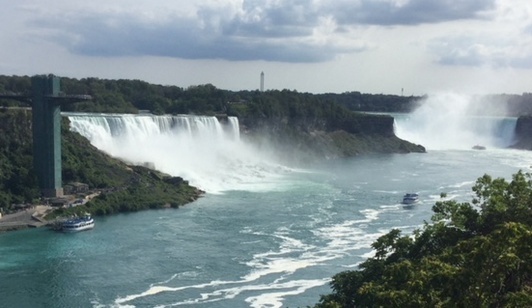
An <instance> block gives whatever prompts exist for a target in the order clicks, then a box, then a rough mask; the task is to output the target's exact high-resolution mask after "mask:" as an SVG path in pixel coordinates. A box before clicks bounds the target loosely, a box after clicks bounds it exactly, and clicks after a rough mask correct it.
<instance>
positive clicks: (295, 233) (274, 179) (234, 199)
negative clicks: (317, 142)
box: [0, 114, 532, 307]
mask: <svg viewBox="0 0 532 308" xmlns="http://www.w3.org/2000/svg"><path fill="white" fill-rule="evenodd" d="M68 116H69V118H70V120H71V122H72V130H76V131H78V132H80V133H81V134H83V135H85V136H86V137H87V138H89V140H91V142H92V143H93V144H94V145H96V146H97V147H99V148H100V149H102V150H104V151H106V152H108V153H110V154H112V155H114V156H117V157H121V158H122V159H125V160H128V161H131V162H136V163H147V162H148V163H151V164H153V165H154V166H155V167H156V168H158V169H160V170H162V171H164V172H167V173H170V174H173V175H180V176H183V177H184V178H185V179H188V180H190V181H191V183H193V184H196V185H199V186H200V187H202V188H203V189H206V190H207V192H208V193H207V194H206V195H205V196H204V197H202V198H200V199H199V200H198V201H196V202H194V203H192V204H189V205H187V206H185V207H182V208H180V209H178V210H173V209H166V210H154V211H145V212H139V213H131V214H121V215H114V216H108V217H98V218H96V226H95V228H94V230H91V231H87V232H81V233H77V234H61V233H54V232H52V231H48V230H46V229H36V230H26V231H20V232H12V233H6V234H2V235H0V298H1V303H2V304H5V305H6V307H174V306H180V307H298V306H299V307H304V306H307V305H313V304H315V303H316V302H318V300H319V295H320V294H325V293H329V292H330V288H329V286H328V282H329V281H330V278H331V277H332V276H333V275H334V274H336V273H338V272H340V271H344V270H351V269H355V268H356V266H357V264H359V263H360V262H361V261H363V260H364V259H365V258H367V257H368V256H370V255H371V249H370V245H371V243H372V242H373V241H374V240H375V239H377V238H378V237H379V236H380V235H382V234H384V233H386V232H388V231H389V230H390V229H392V228H399V229H401V230H402V231H403V232H405V233H410V232H411V231H412V230H413V229H415V228H418V227H420V226H421V225H423V223H424V221H425V220H429V219H430V216H431V206H432V205H433V204H434V203H435V202H436V201H437V200H440V199H439V195H440V193H441V192H445V193H447V196H448V198H453V199H456V200H461V201H468V200H470V199H471V186H472V185H473V183H474V181H475V180H476V179H477V178H478V177H480V176H482V175H483V174H484V173H489V174H491V175H492V176H494V177H505V178H509V177H510V176H511V175H512V174H513V173H515V172H517V171H518V170H519V169H523V170H525V171H530V164H531V159H532V154H531V153H530V152H526V151H517V150H506V149H503V148H496V147H493V146H492V145H494V144H496V143H497V142H498V141H493V143H488V141H487V140H488V139H490V138H492V139H493V140H500V141H501V142H502V141H504V140H505V138H507V137H501V138H499V137H496V136H491V137H490V134H487V135H486V136H487V137H489V138H488V139H486V140H484V139H480V137H481V136H479V135H478V134H476V133H474V132H472V133H471V134H472V135H473V136H474V138H473V139H470V140H465V141H461V142H457V141H456V140H458V137H459V136H457V135H455V138H454V139H453V138H451V139H450V141H449V142H448V143H445V144H443V143H442V144H439V145H438V144H435V145H431V146H428V147H427V148H428V152H427V153H424V154H407V155H397V154H396V155H376V156H367V157H356V158H351V159H345V160H339V161H334V162H324V163H323V164H320V165H315V166H312V167H309V168H307V169H305V170H301V169H299V170H297V169H292V168H290V167H288V166H282V165H280V164H279V163H277V162H275V161H272V160H271V159H270V157H269V156H268V155H265V154H264V153H261V152H260V151H257V150H255V149H254V147H253V146H252V145H249V144H245V143H244V142H242V141H241V140H240V139H239V138H238V135H237V134H236V132H237V129H236V128H237V124H238V123H237V121H236V119H231V121H230V122H227V123H225V124H220V123H218V121H217V120H216V119H215V118H205V117H184V118H179V117H177V118H176V117H170V116H168V117H155V116H137V117H135V116H126V115H123V116H122V115H114V116H103V115H72V114H70V115H68ZM416 117H417V116H416V114H413V115H410V116H409V117H406V116H404V117H403V118H400V117H397V118H396V129H397V131H398V134H399V135H400V136H402V137H405V136H414V135H417V136H420V137H419V138H420V139H418V140H420V141H419V143H422V144H423V142H421V141H422V140H428V139H423V138H428V137H427V136H428V134H429V132H431V130H430V129H429V128H428V126H427V125H428V124H423V123H428V122H427V121H425V122H423V118H422V117H421V118H417V119H418V120H416ZM412 121H418V122H417V124H416V125H415V126H414V125H412V126H409V125H410V123H411V122H412ZM500 121H505V120H504V119H501V120H500ZM495 122H497V121H495ZM423 125H425V126H423ZM503 126H504V125H503ZM465 127H467V126H465ZM440 130H442V129H441V128H440ZM473 130H474V129H473ZM502 130H504V129H502ZM419 131H423V134H420V133H419ZM461 131H462V132H465V131H466V128H461ZM469 132H470V131H469ZM482 134H486V132H485V131H483V132H482ZM491 134H492V135H493V134H494V133H493V131H492V133H491ZM495 135H496V134H495ZM423 136H425V137H423ZM435 139H443V137H442V138H435ZM479 140H480V141H479ZM414 141H416V140H414ZM480 142H482V143H483V145H485V146H487V149H486V150H484V151H475V150H471V146H472V145H474V144H476V143H480ZM406 192H417V193H419V194H420V198H421V202H420V204H419V205H418V206H416V207H415V208H413V209H405V208H403V206H402V205H401V204H400V201H401V197H402V195H403V194H404V193H406Z"/></svg>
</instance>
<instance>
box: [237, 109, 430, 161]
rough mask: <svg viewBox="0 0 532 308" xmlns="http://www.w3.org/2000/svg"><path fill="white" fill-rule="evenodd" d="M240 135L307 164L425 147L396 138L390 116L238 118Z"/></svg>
mask: <svg viewBox="0 0 532 308" xmlns="http://www.w3.org/2000/svg"><path fill="white" fill-rule="evenodd" d="M240 121H241V128H242V132H243V134H242V137H243V138H249V140H250V141H251V142H254V143H259V145H262V146H264V148H270V147H273V148H276V149H278V150H280V152H282V153H283V158H284V159H286V160H288V161H290V162H296V163H297V162H300V163H311V162H313V161H315V160H320V159H324V158H325V159H334V158H339V157H351V156H357V155H365V154H374V153H411V152H417V153H424V152H425V148H424V147H423V146H421V145H416V144H413V143H411V142H408V141H405V140H402V139H399V138H398V137H397V136H396V135H395V133H394V127H393V125H394V119H393V117H391V116H385V115H383V116H380V115H367V114H358V115H357V116H354V117H348V118H341V119H334V120H330V119H329V120H328V121H327V120H325V119H293V118H292V119H288V118H283V117H279V118H242V119H240Z"/></svg>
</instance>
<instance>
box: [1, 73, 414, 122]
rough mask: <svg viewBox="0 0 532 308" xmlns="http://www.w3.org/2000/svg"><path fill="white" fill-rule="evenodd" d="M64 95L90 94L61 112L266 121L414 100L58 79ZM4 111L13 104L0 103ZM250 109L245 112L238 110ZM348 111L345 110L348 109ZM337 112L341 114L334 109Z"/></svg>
mask: <svg viewBox="0 0 532 308" xmlns="http://www.w3.org/2000/svg"><path fill="white" fill-rule="evenodd" d="M61 90H62V91H63V92H64V93H65V94H86V95H91V96H92V98H93V99H92V100H91V101H89V102H81V103H76V104H72V105H68V106H64V107H63V110H65V111H90V112H120V113H136V112H138V110H149V111H150V112H152V113H154V114H163V113H166V114H194V113H199V114H216V113H234V115H237V114H240V115H242V113H243V112H244V113H246V115H249V114H250V113H251V114H260V115H264V116H279V115H283V116H290V117H311V118H314V117H320V116H323V115H324V114H326V113H327V112H328V111H330V110H328V109H330V108H331V106H333V105H340V106H344V107H346V108H347V109H350V110H355V111H389V112H404V111H409V110H410V109H409V108H410V107H411V106H413V103H414V102H413V101H414V100H415V99H416V98H415V97H402V96H395V95H372V94H361V93H359V92H349V93H343V94H320V95H315V94H310V93H299V92H297V91H290V90H281V91H279V90H270V91H266V92H260V91H228V90H221V89H218V88H216V87H215V86H213V85H211V84H206V85H198V86H190V87H188V88H181V87H177V86H162V85H155V84H150V83H147V82H144V81H141V80H123V79H122V80H107V79H99V78H83V79H79V80H78V79H72V78H65V77H63V78H61ZM30 91H31V78H30V77H29V76H0V94H15V93H18V94H25V95H29V94H30ZM0 104H1V105H4V106H9V105H17V104H18V102H16V101H9V100H5V99H4V100H0ZM234 104H248V105H249V106H248V107H249V108H244V107H243V106H242V105H240V106H238V107H235V105H234ZM347 109H346V110H347ZM333 110H334V111H335V112H338V110H339V109H335V108H333Z"/></svg>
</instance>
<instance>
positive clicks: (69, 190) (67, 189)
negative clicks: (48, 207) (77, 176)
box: [63, 182, 89, 195]
mask: <svg viewBox="0 0 532 308" xmlns="http://www.w3.org/2000/svg"><path fill="white" fill-rule="evenodd" d="M63 190H64V193H65V195H72V194H80V193H86V192H88V191H89V185H88V184H85V183H80V182H73V183H68V184H66V185H65V186H64V187H63Z"/></svg>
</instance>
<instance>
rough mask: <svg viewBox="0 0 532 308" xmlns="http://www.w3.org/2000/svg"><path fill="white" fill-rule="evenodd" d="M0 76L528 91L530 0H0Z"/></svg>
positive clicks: (309, 88) (240, 86) (327, 88)
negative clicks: (46, 75) (261, 79)
mask: <svg viewBox="0 0 532 308" xmlns="http://www.w3.org/2000/svg"><path fill="white" fill-rule="evenodd" d="M0 8H1V9H0V26H1V29H2V31H0V75H8V76H10V75H18V76H21V75H29V76H32V75H36V74H54V75H57V76H60V77H70V78H86V77H97V78H102V79H140V80H144V81H147V82H150V83H156V84H162V85H176V86H179V87H183V88H187V87H189V86H194V85H203V84H212V85H214V86H216V87H217V88H220V89H226V90H234V91H239V90H256V89H258V88H259V87H260V73H261V72H264V76H265V80H264V88H265V89H266V90H268V89H277V90H282V89H289V90H297V91H299V92H310V93H328V92H333V93H343V92H350V91H359V92H362V93H371V94H393V95H416V96H417V95H424V94H429V95H430V94H432V93H439V92H457V93H464V94H499V93H506V94H522V93H524V92H532V1H530V0H512V1H510V0H284V1H283V0H91V1H78V0H47V1H38V0H17V1H13V0H0Z"/></svg>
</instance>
